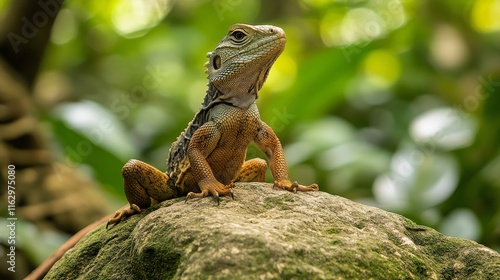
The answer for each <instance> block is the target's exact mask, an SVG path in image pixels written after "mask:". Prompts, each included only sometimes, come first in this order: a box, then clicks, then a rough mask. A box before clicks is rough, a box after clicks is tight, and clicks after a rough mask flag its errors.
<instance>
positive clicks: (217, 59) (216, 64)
mask: <svg viewBox="0 0 500 280" xmlns="http://www.w3.org/2000/svg"><path fill="white" fill-rule="evenodd" d="M212 66H213V67H214V70H217V69H219V68H220V66H221V60H220V56H219V55H217V54H216V55H214V57H213V58H212Z"/></svg>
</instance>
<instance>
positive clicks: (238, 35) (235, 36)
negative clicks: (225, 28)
mask: <svg viewBox="0 0 500 280" xmlns="http://www.w3.org/2000/svg"><path fill="white" fill-rule="evenodd" d="M231 37H232V38H233V39H234V40H235V41H236V42H238V43H239V42H241V41H243V40H244V39H245V38H246V37H247V35H246V34H245V33H243V32H241V31H234V32H233V33H231Z"/></svg>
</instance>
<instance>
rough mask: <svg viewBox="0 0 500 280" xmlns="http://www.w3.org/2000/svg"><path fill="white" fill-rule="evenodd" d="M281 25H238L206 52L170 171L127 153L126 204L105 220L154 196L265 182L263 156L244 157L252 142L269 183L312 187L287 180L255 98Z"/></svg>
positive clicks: (278, 47)
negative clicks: (199, 100)
mask: <svg viewBox="0 0 500 280" xmlns="http://www.w3.org/2000/svg"><path fill="white" fill-rule="evenodd" d="M285 42H286V37H285V33H284V32H283V30H282V29H281V28H279V27H275V26H270V25H260V26H252V25H246V24H235V25H233V26H231V27H230V28H229V31H228V34H227V35H226V36H225V37H224V38H223V39H222V41H221V42H220V43H219V44H218V45H217V47H216V48H215V50H214V51H213V52H211V53H208V55H207V57H208V58H209V61H208V62H207V64H206V66H207V73H208V80H209V83H208V90H207V94H206V96H205V99H204V102H203V106H202V108H201V109H200V111H199V112H198V113H197V114H196V115H195V117H194V119H193V121H191V122H190V123H189V124H188V127H187V128H186V130H184V132H182V133H181V135H180V136H179V137H178V138H177V140H176V142H174V143H173V144H172V147H171V149H170V151H169V155H168V158H167V172H161V171H160V170H158V169H156V168H154V167H153V166H151V165H148V164H147V163H144V162H142V161H138V160H134V159H133V160H130V161H129V162H127V163H126V164H125V166H124V167H123V169H122V175H123V178H124V188H125V195H126V197H127V200H128V201H129V203H130V208H129V209H126V210H122V211H119V212H116V214H115V216H114V217H113V218H111V219H109V220H108V224H107V226H108V225H111V224H116V223H118V222H120V220H122V219H123V218H125V217H127V216H130V215H133V214H136V213H139V212H141V209H145V208H148V207H149V206H150V205H151V203H152V202H159V201H164V200H167V199H171V198H174V197H179V196H184V195H186V201H187V200H189V199H191V198H202V197H206V196H207V195H209V194H211V195H212V196H214V197H215V198H216V199H217V200H219V196H221V195H222V196H228V195H230V196H233V194H232V190H231V188H232V187H233V186H234V182H238V181H240V182H241V181H245V182H249V181H260V182H262V181H264V178H265V172H266V170H267V163H266V161H265V160H263V159H252V160H249V161H245V157H246V152H247V147H248V145H249V144H250V142H252V141H254V142H255V143H256V144H257V146H258V147H259V148H260V149H261V150H262V151H263V152H264V153H265V154H266V156H267V159H268V161H269V167H270V169H271V173H272V175H273V177H274V180H275V181H274V187H278V188H281V189H285V190H288V191H311V190H317V189H318V185H316V184H312V185H310V186H303V185H299V184H297V182H293V183H292V182H291V181H290V179H289V177H288V168H287V164H286V161H285V155H284V153H283V148H282V147H281V143H280V141H279V139H278V137H277V136H276V134H275V133H274V131H273V130H272V129H271V127H269V126H268V125H267V124H266V123H265V122H263V121H262V120H261V119H260V115H259V111H258V109H257V105H256V104H255V100H256V99H257V97H258V95H257V92H258V91H259V90H260V88H261V87H262V85H263V83H264V81H265V80H266V77H267V74H268V73H269V70H270V68H271V66H272V64H273V63H274V61H275V60H276V59H277V58H278V56H279V55H280V54H281V52H282V51H283V49H284V47H285Z"/></svg>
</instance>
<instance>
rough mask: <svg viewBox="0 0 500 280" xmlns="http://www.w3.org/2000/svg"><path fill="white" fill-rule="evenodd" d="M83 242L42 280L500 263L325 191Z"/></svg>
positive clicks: (232, 204) (311, 273) (125, 226)
mask: <svg viewBox="0 0 500 280" xmlns="http://www.w3.org/2000/svg"><path fill="white" fill-rule="evenodd" d="M234 196H235V200H232V199H231V198H227V197H226V198H221V202H220V205H219V206H218V205H217V203H215V202H214V200H213V199H210V198H204V199H198V200H190V201H188V202H187V204H186V203H184V202H183V199H182V198H177V199H173V200H169V201H165V202H162V203H160V204H158V205H156V206H153V207H151V208H150V209H148V210H147V211H145V212H144V213H142V214H139V215H135V216H132V217H130V218H128V219H127V220H125V221H122V222H121V223H119V224H118V225H116V226H114V227H112V228H110V229H108V230H106V229H105V228H104V225H102V226H100V227H98V228H97V229H96V230H94V231H93V232H91V233H90V234H88V235H87V236H86V237H85V238H84V239H82V240H81V241H80V242H79V243H78V244H77V245H76V246H75V247H74V248H73V249H71V250H70V251H68V252H67V253H66V254H65V256H64V257H63V258H62V259H61V260H60V261H58V262H57V263H56V264H55V265H54V267H53V268H52V269H51V271H50V272H49V274H48V275H47V276H46V278H45V279H76V278H80V279H370V278H371V279H495V277H498V275H500V254H498V253H497V252H495V251H493V250H491V249H489V248H487V247H484V246H482V245H479V244H477V243H476V242H473V241H469V240H464V239H460V238H454V237H448V236H444V235H442V234H440V233H438V232H437V231H435V230H433V229H431V228H428V227H424V226H419V225H416V224H415V223H413V222H412V221H410V220H408V219H406V218H404V217H402V216H400V215H397V214H394V213H390V212H386V211H383V210H380V209H377V208H374V207H370V206H366V205H362V204H359V203H355V202H353V201H350V200H348V199H345V198H341V197H339V196H334V195H331V194H327V193H324V192H307V193H302V192H301V193H289V192H286V191H283V190H278V189H272V185H271V184H265V183H238V184H237V186H236V188H235V189H234Z"/></svg>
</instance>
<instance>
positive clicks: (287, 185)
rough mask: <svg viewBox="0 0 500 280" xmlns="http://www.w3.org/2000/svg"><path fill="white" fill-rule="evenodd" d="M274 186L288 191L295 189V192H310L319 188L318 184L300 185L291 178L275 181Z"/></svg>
mask: <svg viewBox="0 0 500 280" xmlns="http://www.w3.org/2000/svg"><path fill="white" fill-rule="evenodd" d="M274 188H280V189H284V190H287V191H293V192H297V191H300V192H308V191H317V190H319V187H318V184H312V185H309V186H303V185H299V184H298V183H297V181H295V182H293V183H292V182H291V181H289V180H279V181H274V185H273V189H274Z"/></svg>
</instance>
